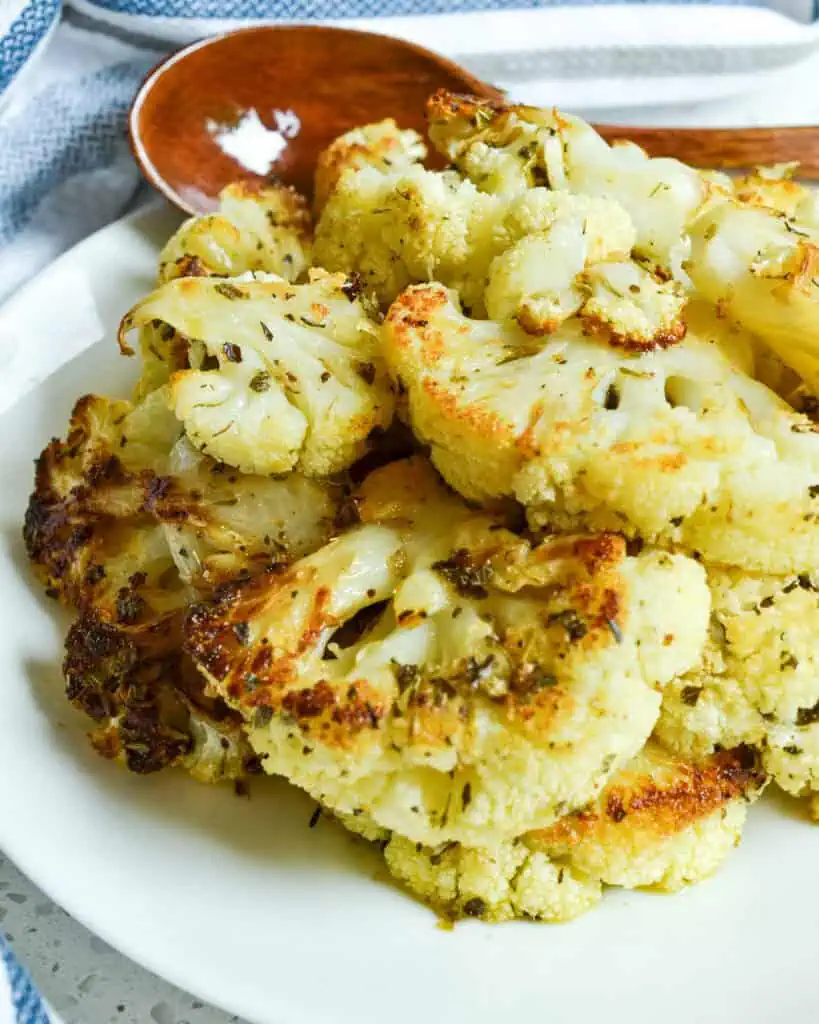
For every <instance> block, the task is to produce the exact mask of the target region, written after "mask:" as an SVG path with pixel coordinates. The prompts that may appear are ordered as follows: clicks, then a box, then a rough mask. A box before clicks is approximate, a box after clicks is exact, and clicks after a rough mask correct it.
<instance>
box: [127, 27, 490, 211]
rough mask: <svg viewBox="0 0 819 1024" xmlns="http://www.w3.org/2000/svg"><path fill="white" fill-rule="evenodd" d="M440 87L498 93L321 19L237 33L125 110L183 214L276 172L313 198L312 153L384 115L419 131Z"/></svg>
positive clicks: (178, 63)
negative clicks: (316, 23)
mask: <svg viewBox="0 0 819 1024" xmlns="http://www.w3.org/2000/svg"><path fill="white" fill-rule="evenodd" d="M442 87H443V88H446V89H451V90H452V91H454V92H468V93H474V94H476V95H478V96H483V97H487V98H490V99H500V98H501V94H500V93H499V92H498V90H497V89H494V88H492V86H489V85H486V84H485V83H484V82H481V81H480V80H479V79H477V78H475V77H474V76H473V75H470V74H469V72H467V71H465V70H464V69H463V68H460V67H458V65H457V64H454V63H453V62H452V61H449V60H447V59H446V58H444V57H440V56H438V55H437V54H435V53H432V52H430V51H429V50H425V49H423V48H422V47H420V46H415V45H413V44H411V43H406V42H404V41H402V40H400V39H393V38H391V37H388V36H380V35H375V34H373V33H371V32H355V31H352V30H350V29H336V28H326V27H322V26H290V25H271V26H265V27H261V28H248V29H241V30H239V31H238V32H231V33H229V34H228V35H224V36H216V37H213V38H208V39H205V40H202V41H201V42H198V43H194V44H193V45H191V46H188V47H185V48H184V49H182V50H180V51H178V52H177V53H175V54H173V55H172V56H171V57H169V58H167V59H166V60H165V61H163V62H162V63H161V64H159V65H158V66H157V67H156V68H154V70H153V71H152V72H151V73H150V75H149V76H148V78H147V79H146V80H145V82H144V83H143V85H142V87H141V88H140V90H139V92H138V93H137V96H136V98H135V100H134V103H133V106H132V108H131V114H130V119H129V131H130V136H131V144H132V147H133V150H134V155H135V156H136V159H137V161H138V162H139V164H140V166H141V168H142V170H143V172H144V174H145V176H146V177H147V178H148V180H149V181H150V182H151V183H152V184H153V185H154V186H155V187H156V188H157V189H159V191H160V192H162V193H163V194H164V195H165V196H167V198H168V199H170V200H171V202H172V203H174V204H175V205H176V206H179V207H181V208H182V209H183V210H185V211H186V212H188V213H195V212H203V211H207V210H211V209H215V208H216V206H217V197H218V195H219V192H220V191H221V190H222V188H224V186H225V185H228V184H229V183H230V182H232V181H236V180H240V179H241V180H251V181H259V180H264V179H266V178H269V176H270V175H272V174H275V175H276V176H278V177H280V178H281V179H282V180H283V181H286V182H287V183H288V184H290V185H294V186H295V187H296V188H297V189H299V191H301V192H305V193H307V194H310V193H311V192H312V187H313V172H314V170H315V164H316V158H317V156H318V154H319V152H320V151H321V150H322V149H324V148H325V147H326V146H327V145H328V144H329V143H330V142H332V141H333V139H335V138H336V137H337V136H339V135H341V134H342V133H343V132H346V131H348V130H349V129H350V128H353V127H356V126H357V125H362V124H367V123H370V122H373V121H380V120H382V119H383V118H386V117H395V118H396V119H397V120H399V121H400V124H401V127H402V128H415V129H416V130H417V131H419V132H422V133H424V132H425V123H424V103H425V101H426V99H427V97H428V96H429V95H430V93H432V92H434V91H435V90H436V89H438V88H442Z"/></svg>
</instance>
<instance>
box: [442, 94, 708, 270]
mask: <svg viewBox="0 0 819 1024" xmlns="http://www.w3.org/2000/svg"><path fill="white" fill-rule="evenodd" d="M427 118H428V122H429V136H430V139H431V140H432V143H433V145H434V146H435V147H436V149H438V150H439V152H441V153H443V154H444V156H446V157H447V158H448V159H449V160H450V161H452V162H453V163H454V164H455V166H456V167H457V168H458V169H459V170H460V171H462V172H463V173H464V174H465V175H466V176H467V177H468V178H469V179H470V180H471V181H473V182H474V183H475V184H476V185H477V186H478V188H480V189H481V190H482V191H485V192H491V193H495V194H499V195H513V194H517V193H520V192H523V191H525V190H526V189H530V188H533V187H537V186H546V187H547V188H550V189H554V190H556V191H566V190H568V191H570V192H576V193H585V194H587V195H591V196H605V197H607V198H609V199H613V200H616V201H617V202H618V203H620V204H621V205H622V206H623V207H624V208H625V209H626V210H627V211H628V213H629V215H630V216H631V219H632V221H633V223H634V226H635V229H636V248H637V251H638V252H639V253H640V254H641V255H643V256H645V257H646V258H648V259H650V260H652V261H654V262H656V263H659V264H660V265H661V266H663V267H664V268H666V269H667V270H672V271H674V272H675V273H676V272H677V270H678V269H679V267H680V264H681V261H682V260H683V259H684V258H685V256H686V253H687V241H686V236H685V229H686V226H687V225H688V223H689V222H690V220H691V219H692V217H693V215H694V214H695V213H696V212H697V210H698V209H699V208H700V206H701V204H702V203H703V202H704V201H705V199H706V196H707V194H708V187H707V185H706V182H705V181H704V180H703V178H702V177H701V176H700V175H699V174H698V173H697V172H696V171H694V170H693V169H692V168H690V167H687V166H686V165H685V164H682V163H679V161H677V160H669V159H656V158H655V159H652V158H650V157H648V156H647V155H646V154H645V153H644V152H643V150H641V149H640V148H639V147H638V146H635V145H633V144H627V145H617V146H609V144H608V143H607V142H605V141H604V140H603V139H602V138H601V137H600V136H599V135H598V134H597V132H595V131H594V129H593V128H591V127H590V126H589V125H588V124H586V123H585V122H584V121H582V120H580V118H577V117H572V116H570V115H568V114H563V113H561V112H559V111H557V110H554V109H552V110H540V109H538V108H536V107H525V106H514V105H509V106H507V105H503V104H497V103H492V102H490V101H487V100H479V99H476V98H475V97H470V96H453V95H452V94H451V93H448V92H446V91H445V90H440V91H439V92H437V93H435V95H434V96H432V97H431V98H430V100H429V102H428V104H427Z"/></svg>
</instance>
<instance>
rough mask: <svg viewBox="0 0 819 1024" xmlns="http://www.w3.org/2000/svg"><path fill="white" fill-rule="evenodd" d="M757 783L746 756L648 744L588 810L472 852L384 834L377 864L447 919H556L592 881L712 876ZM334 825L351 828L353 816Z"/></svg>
mask: <svg viewBox="0 0 819 1024" xmlns="http://www.w3.org/2000/svg"><path fill="white" fill-rule="evenodd" d="M763 784H764V775H763V774H762V772H761V771H760V769H759V767H758V764H757V761H756V758H755V757H754V754H753V752H752V751H750V750H748V749H746V748H739V749H738V750H735V751H722V752H720V753H718V754H713V755H711V756H709V757H706V758H701V759H700V760H698V761H693V762H689V761H685V760H682V759H680V758H674V757H672V756H670V755H669V754H668V753H667V752H666V751H664V750H663V749H662V748H661V747H660V746H659V745H658V744H657V743H654V742H650V743H649V744H648V745H647V746H646V747H645V748H644V749H643V750H642V751H641V752H640V753H639V754H638V755H637V757H635V758H634V759H633V760H632V761H630V762H629V763H628V764H627V765H626V766H625V767H624V768H623V769H622V770H621V771H620V772H618V773H617V774H616V775H615V776H614V777H613V778H612V779H611V781H610V782H609V783H608V785H607V786H606V788H605V789H604V790H603V792H602V793H601V794H600V796H599V797H598V799H597V800H596V801H595V802H594V803H592V804H590V805H589V806H588V807H586V808H584V809H583V810H582V811H578V812H577V813H575V814H570V815H567V816H566V817H564V818H561V819H560V820H559V821H557V822H555V824H554V825H552V826H551V827H549V828H548V829H543V830H540V831H537V832H529V833H527V834H526V835H524V836H521V837H520V838H518V839H515V840H512V841H510V842H505V843H501V844H500V845H499V846H496V847H493V848H481V849H476V848H470V847H466V846H463V845H461V844H459V843H447V844H444V845H443V846H439V847H428V846H421V845H419V844H417V843H413V842H411V841H410V840H408V839H406V838H404V837H402V836H395V835H394V836H391V837H390V836H388V837H386V845H385V848H384V857H385V860H386V863H387V867H388V869H389V870H390V872H391V874H392V875H393V876H394V877H395V878H397V879H398V880H399V881H400V882H401V883H402V884H403V885H405V886H406V887H407V888H408V889H409V890H410V891H411V892H412V893H413V894H415V895H417V896H420V897H421V899H423V900H425V901H426V902H427V903H429V904H430V905H431V906H433V907H434V908H435V909H436V910H437V911H438V912H439V913H442V914H445V915H446V916H448V917H453V918H460V917H478V918H481V919H483V920H485V921H508V920H512V919H514V918H529V919H534V920H540V921H566V920H569V919H571V918H574V917H577V916H578V915H579V914H582V913H584V912H585V911H586V910H588V909H590V908H591V907H593V906H594V905H595V904H596V903H597V902H598V901H599V899H600V897H601V895H602V891H603V885H613V886H622V887H625V888H627V889H634V888H638V887H652V888H656V889H663V890H666V891H676V890H678V889H680V888H682V887H683V886H684V885H686V884H689V883H693V882H698V881H700V880H701V879H703V878H705V877H707V876H708V875H710V874H712V873H713V872H714V871H715V870H716V869H717V868H718V867H719V865H720V864H721V863H722V861H723V860H724V859H725V857H726V856H727V855H728V853H729V852H730V851H731V850H732V849H733V848H734V847H735V846H736V845H737V843H738V842H739V839H740V836H741V832H742V827H743V825H744V822H745V818H746V813H747V805H748V803H749V802H750V801H751V800H753V799H755V797H756V796H757V795H758V793H759V791H760V789H761V787H762V785H763ZM345 824H347V825H348V827H349V825H350V824H352V826H353V828H354V830H357V831H358V830H359V828H358V826H357V819H356V820H354V821H353V822H352V823H350V822H347V821H345Z"/></svg>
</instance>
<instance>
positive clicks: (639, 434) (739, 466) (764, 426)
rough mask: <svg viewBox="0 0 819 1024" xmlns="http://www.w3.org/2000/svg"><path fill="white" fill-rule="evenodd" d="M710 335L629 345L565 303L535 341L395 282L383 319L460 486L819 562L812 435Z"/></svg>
mask: <svg viewBox="0 0 819 1024" xmlns="http://www.w3.org/2000/svg"><path fill="white" fill-rule="evenodd" d="M703 326H707V320H704V321H703ZM719 340H720V335H717V336H716V337H712V336H709V335H708V334H707V333H706V334H700V336H699V337H695V336H693V335H692V334H691V332H689V334H688V337H687V339H686V341H685V342H683V343H682V344H679V345H674V346H672V347H671V348H668V349H665V350H663V349H661V348H657V349H655V350H654V351H645V352H641V353H639V354H637V355H631V354H628V353H624V352H623V351H622V350H620V349H618V348H617V347H615V346H613V345H611V344H606V343H604V340H603V339H600V338H594V337H589V336H588V332H587V330H586V329H585V328H584V324H583V321H582V319H580V318H574V319H572V320H569V321H567V322H565V323H564V324H563V325H562V326H561V328H560V330H558V331H557V332H555V333H553V334H551V335H549V336H548V337H547V338H545V339H542V340H541V341H538V342H535V341H534V340H533V338H532V337H531V336H530V335H528V334H526V333H525V332H523V331H521V330H519V329H518V328H517V327H516V326H515V325H514V324H509V323H505V324H500V323H497V322H493V321H478V320H470V319H468V318H466V317H465V316H464V315H463V314H462V313H461V312H460V309H459V307H458V304H457V300H456V297H455V296H454V294H452V293H449V292H447V290H446V289H445V288H443V287H442V286H440V285H435V284H432V285H426V286H419V287H414V288H410V289H408V290H407V291H406V292H405V293H404V294H403V295H402V296H401V297H400V298H399V299H398V300H397V301H396V302H395V303H394V304H393V306H392V307H391V309H390V311H389V314H388V316H387V320H386V322H385V325H384V355H385V357H386V359H387V362H388V364H389V366H390V369H391V370H392V372H393V373H394V375H395V377H396V379H397V381H398V382H399V387H401V388H403V389H405V390H406V392H407V401H408V410H409V419H410V423H411V425H412V427H413V430H414V431H415V433H416V435H417V436H418V437H419V439H420V440H421V441H423V442H426V443H427V444H429V445H430V447H431V456H432V460H433V462H434V463H435V465H436V466H437V468H438V469H439V470H440V472H441V473H442V474H443V476H444V477H445V478H446V479H447V481H448V482H449V483H450V484H451V485H452V486H453V487H455V488H456V489H457V490H458V491H460V493H461V494H463V495H465V496H466V497H467V498H472V499H475V500H486V499H488V498H493V497H501V496H512V497H515V498H517V499H518V500H519V501H520V502H522V503H523V504H524V505H525V506H526V507H527V510H528V512H529V516H530V520H531V522H532V524H533V525H535V526H540V525H543V524H548V525H551V526H558V527H561V528H566V529H571V528H577V527H578V525H581V524H582V526H583V528H589V527H591V528H593V529H610V530H622V531H624V532H625V533H626V534H628V535H629V536H635V537H641V538H642V539H643V540H646V541H649V542H651V543H660V544H663V545H683V546H684V547H685V548H686V549H687V550H690V551H694V552H699V553H701V554H702V555H703V556H704V557H705V558H706V560H709V561H715V562H723V563H727V564H733V565H739V566H743V567H746V568H749V569H759V570H762V571H769V572H789V571H795V570H796V569H803V568H805V567H816V566H819V527H817V519H816V517H817V515H818V514H819V487H817V486H816V485H817V483H819V438H817V436H816V434H815V433H814V428H813V425H812V424H811V423H810V421H809V420H807V419H806V418H805V417H803V416H799V415H797V414H796V413H795V412H794V411H793V410H792V409H791V408H790V407H789V406H788V405H787V404H786V403H785V402H783V401H782V400H781V399H779V398H778V397H777V396H776V395H774V394H773V393H772V392H770V391H769V390H768V389H767V388H765V387H764V386H763V385H761V384H759V383H757V382H756V381H754V380H752V379H750V378H749V377H748V376H747V375H746V374H745V373H743V372H742V371H741V369H739V368H738V366H737V365H736V360H737V359H739V358H740V356H739V355H738V353H739V351H740V349H741V345H737V346H732V348H731V350H730V351H729V352H727V353H726V352H723V351H722V350H721V349H720V347H719V344H718V342H719ZM746 358H747V357H746Z"/></svg>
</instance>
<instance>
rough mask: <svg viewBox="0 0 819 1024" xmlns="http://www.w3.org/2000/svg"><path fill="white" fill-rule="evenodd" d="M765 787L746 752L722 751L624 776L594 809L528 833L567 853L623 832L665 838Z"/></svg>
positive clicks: (759, 770)
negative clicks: (694, 760) (624, 830)
mask: <svg viewBox="0 0 819 1024" xmlns="http://www.w3.org/2000/svg"><path fill="white" fill-rule="evenodd" d="M764 781H765V775H764V772H763V771H762V768H761V764H760V761H759V757H758V754H757V753H756V752H755V751H754V750H752V749H751V748H750V747H738V748H736V749H735V750H722V751H719V752H717V753H715V754H713V755H711V756H710V757H708V758H705V759H703V760H702V761H699V762H693V763H687V762H681V761H671V760H670V759H669V763H668V767H667V768H666V769H665V770H663V769H660V770H659V771H657V770H655V771H652V772H651V773H649V772H646V773H640V772H629V771H626V772H623V773H620V775H618V776H616V777H615V779H614V781H613V782H612V783H611V784H610V785H609V786H608V787H607V788H606V789H605V790H604V791H603V793H602V794H601V797H600V799H599V801H598V802H597V803H595V804H594V805H593V806H592V807H590V808H586V809H584V810H582V811H578V812H577V813H575V814H570V815H567V816H566V817H565V818H561V819H560V820H559V821H558V822H556V823H555V824H554V825H552V826H551V827H550V828H547V829H541V830H539V831H537V832H533V833H531V836H530V838H531V840H532V842H533V843H534V844H535V845H538V846H542V847H544V848H548V849H550V850H555V851H566V852H568V851H569V850H571V849H572V847H574V846H577V845H578V844H580V843H588V842H591V843H595V842H597V843H602V842H604V840H605V838H606V837H607V835H608V834H609V832H610V830H611V829H612V828H614V829H616V828H617V827H618V826H622V827H623V829H628V830H631V831H634V830H639V831H640V832H643V833H650V834H652V835H654V836H657V837H661V838H666V837H669V836H673V835H676V834H677V833H678V832H681V831H682V830H683V829H686V828H688V827H689V826H691V825H693V824H695V823H696V822H698V821H702V820H703V819H705V818H707V817H709V815H711V814H713V813H714V812H715V811H718V810H719V809H720V808H721V807H724V806H725V805H726V804H728V803H729V802H730V801H732V800H736V799H737V798H738V797H743V796H746V795H748V794H750V793H752V792H754V791H756V790H757V789H759V788H760V787H761V786H762V784H763V783H764Z"/></svg>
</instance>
